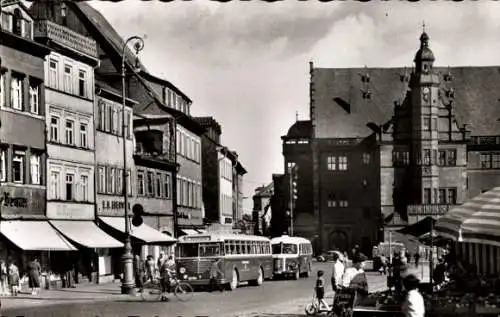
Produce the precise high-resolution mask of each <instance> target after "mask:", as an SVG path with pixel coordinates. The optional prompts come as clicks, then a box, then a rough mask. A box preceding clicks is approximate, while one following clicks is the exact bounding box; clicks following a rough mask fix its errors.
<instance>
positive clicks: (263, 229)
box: [252, 183, 282, 236]
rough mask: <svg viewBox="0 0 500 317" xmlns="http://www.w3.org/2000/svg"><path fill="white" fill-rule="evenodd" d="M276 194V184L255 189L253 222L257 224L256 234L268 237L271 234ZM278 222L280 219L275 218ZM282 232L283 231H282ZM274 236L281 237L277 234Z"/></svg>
mask: <svg viewBox="0 0 500 317" xmlns="http://www.w3.org/2000/svg"><path fill="white" fill-rule="evenodd" d="M273 194H274V183H270V184H268V185H266V186H260V187H257V188H256V189H255V194H254V195H253V197H252V199H253V210H252V222H253V223H254V224H255V228H254V234H256V235H264V236H268V235H270V233H271V230H270V229H271V228H270V225H271V223H270V220H271V212H270V208H272V206H271V199H272V197H273ZM274 219H275V220H278V219H279V217H277V216H276V217H274ZM281 232H282V231H281ZM274 236H279V234H276V235H274Z"/></svg>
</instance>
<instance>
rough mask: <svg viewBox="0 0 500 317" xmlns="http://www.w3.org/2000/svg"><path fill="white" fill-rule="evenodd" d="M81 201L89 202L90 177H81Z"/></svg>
mask: <svg viewBox="0 0 500 317" xmlns="http://www.w3.org/2000/svg"><path fill="white" fill-rule="evenodd" d="M80 188H81V197H80V198H81V200H82V201H89V177H88V176H87V175H80Z"/></svg>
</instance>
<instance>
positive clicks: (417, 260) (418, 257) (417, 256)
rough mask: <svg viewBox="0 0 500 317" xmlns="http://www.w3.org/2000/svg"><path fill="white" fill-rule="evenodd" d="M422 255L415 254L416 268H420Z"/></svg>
mask: <svg viewBox="0 0 500 317" xmlns="http://www.w3.org/2000/svg"><path fill="white" fill-rule="evenodd" d="M419 262H420V253H418V252H417V253H415V266H416V267H418V265H419V264H420V263H419Z"/></svg>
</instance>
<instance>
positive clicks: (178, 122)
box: [34, 2, 204, 228]
mask: <svg viewBox="0 0 500 317" xmlns="http://www.w3.org/2000/svg"><path fill="white" fill-rule="evenodd" d="M34 6H35V7H36V8H37V10H40V9H41V8H45V7H48V8H49V9H51V10H52V11H51V12H52V14H51V15H50V17H49V18H50V19H51V20H52V21H59V20H62V21H64V23H65V25H66V26H67V27H68V28H70V29H71V30H73V31H75V32H78V33H81V34H84V35H88V36H90V37H92V38H94V39H95V40H96V41H97V44H98V51H99V56H100V64H99V67H98V68H96V69H95V74H96V76H98V77H99V78H100V80H102V81H103V82H106V83H107V84H108V85H109V86H111V87H112V88H114V89H119V90H121V88H122V82H121V62H122V58H123V59H124V61H125V68H126V71H127V76H126V83H125V85H126V87H125V88H126V89H125V91H126V94H127V97H128V98H131V99H133V100H136V101H137V102H138V104H137V105H136V106H134V115H135V114H137V115H139V116H146V115H147V116H149V118H151V117H154V116H160V117H164V116H170V117H171V118H172V120H171V122H170V124H172V125H173V126H174V127H175V129H174V130H176V131H177V133H172V135H171V136H170V137H171V139H170V140H169V143H170V144H175V143H176V142H177V143H178V145H177V149H178V155H177V157H176V162H177V163H179V165H180V169H179V171H178V172H177V175H176V177H173V186H174V187H175V188H176V189H175V190H174V191H176V193H177V195H176V197H174V200H178V203H177V202H175V201H174V203H173V205H174V209H176V210H177V213H178V217H177V218H178V223H179V226H180V227H182V228H195V227H202V226H203V213H202V204H201V151H200V143H201V141H200V135H201V134H203V132H204V130H203V129H202V128H201V127H200V126H199V125H198V124H197V123H196V122H195V121H194V120H193V119H192V118H191V115H190V107H191V100H190V99H189V98H188V97H187V96H186V95H185V94H184V93H183V92H182V91H180V90H179V89H178V88H177V87H175V86H174V85H173V84H171V83H170V82H168V81H166V80H163V79H160V78H158V77H156V76H153V75H151V74H150V73H149V72H148V71H147V69H146V68H145V67H144V65H142V64H141V63H140V62H138V63H137V65H136V56H135V54H134V53H133V52H132V50H130V49H129V48H128V47H125V49H124V47H123V45H124V41H123V39H122V38H121V37H120V35H119V34H118V33H117V32H116V30H115V29H114V28H113V27H112V26H111V25H110V24H109V23H108V21H107V20H106V19H105V18H104V17H103V16H102V15H101V14H100V13H99V12H98V11H97V10H95V9H94V8H92V7H91V6H90V5H89V4H88V3H85V2H78V3H75V2H66V3H65V5H64V14H65V16H64V17H63V16H62V13H61V12H62V10H61V7H62V5H61V4H60V3H52V2H48V3H46V2H41V3H35V4H34ZM103 30H106V31H103Z"/></svg>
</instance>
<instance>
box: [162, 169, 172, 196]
mask: <svg viewBox="0 0 500 317" xmlns="http://www.w3.org/2000/svg"><path fill="white" fill-rule="evenodd" d="M163 196H164V197H165V198H170V175H169V174H164V175H163Z"/></svg>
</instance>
